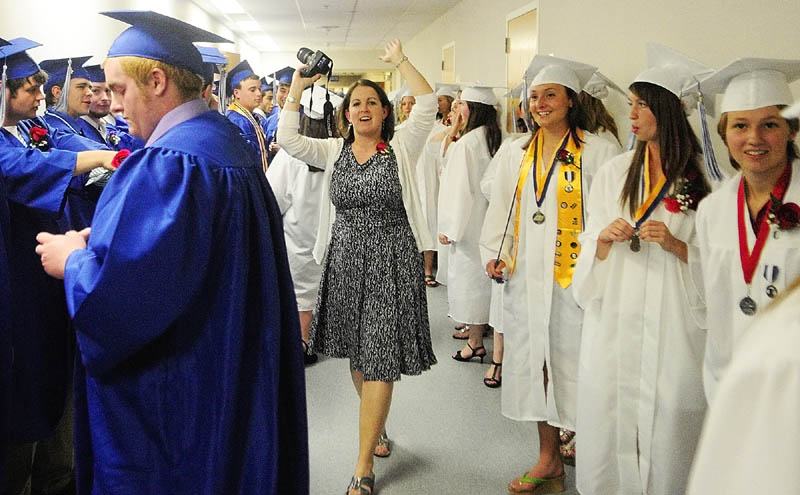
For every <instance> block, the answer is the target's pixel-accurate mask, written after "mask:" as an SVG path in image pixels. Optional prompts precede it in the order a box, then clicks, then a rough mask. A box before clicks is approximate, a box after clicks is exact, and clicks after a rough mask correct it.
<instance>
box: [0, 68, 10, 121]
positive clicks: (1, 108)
mask: <svg viewBox="0 0 800 495" xmlns="http://www.w3.org/2000/svg"><path fill="white" fill-rule="evenodd" d="M7 72H8V66H7V65H6V61H5V59H3V77H2V79H0V82H2V84H0V91H2V93H0V126H3V125H5V123H6V73H7Z"/></svg>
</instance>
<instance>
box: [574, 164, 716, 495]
mask: <svg viewBox="0 0 800 495" xmlns="http://www.w3.org/2000/svg"><path fill="white" fill-rule="evenodd" d="M632 157H633V151H629V152H627V153H624V154H622V155H620V156H618V157H616V158H614V159H613V160H611V161H610V162H609V163H607V164H606V165H605V166H604V167H603V168H602V169H601V170H600V172H599V173H598V174H597V176H596V177H595V181H594V185H593V188H592V192H591V195H590V198H589V209H588V211H589V224H588V227H587V229H586V231H585V232H584V234H583V235H582V236H581V245H582V249H583V250H582V252H581V256H580V258H579V260H578V266H577V267H576V270H575V276H574V278H573V286H574V288H575V292H574V293H575V298H576V300H577V301H578V303H579V304H580V305H581V307H582V308H583V309H584V319H583V340H582V342H581V355H580V369H579V377H578V414H577V421H578V422H577V430H576V431H577V432H578V435H579V436H580V448H578V450H577V458H576V462H575V465H576V470H577V486H578V490H579V491H580V493H582V494H585V495H589V494H592V495H594V494H599V493H618V494H634V493H636V494H641V493H647V494H650V495H661V494H663V495H667V494H670V495H673V494H678V493H683V492H684V490H685V487H686V481H687V479H688V476H689V467H690V465H691V462H692V457H693V455H694V450H695V446H696V443H697V439H698V436H699V434H700V428H701V426H702V421H703V415H704V413H705V408H706V402H705V397H704V395H703V387H702V356H703V348H704V342H705V332H704V331H703V330H702V329H701V328H700V326H699V325H698V324H697V322H696V321H695V319H694V318H693V309H696V307H697V306H699V305H701V304H702V298H701V294H700V289H699V288H698V287H695V285H694V284H693V283H692V277H691V276H690V273H689V271H690V268H691V267H692V264H686V263H683V262H682V261H681V260H680V259H679V258H678V257H677V256H675V255H673V254H671V253H668V252H666V251H665V250H663V249H662V248H661V246H659V245H658V244H655V243H649V242H642V243H641V251H639V252H638V253H635V252H633V251H631V250H630V243H628V242H625V243H614V245H613V246H612V247H611V251H610V252H609V254H608V258H606V259H605V260H604V261H600V260H598V259H597V258H596V257H595V253H596V250H597V237H598V235H599V234H600V231H602V230H603V229H604V228H606V227H607V226H608V225H609V224H610V223H611V222H613V221H614V220H615V219H617V218H620V217H621V218H624V219H625V220H626V221H628V222H629V223H630V224H631V225H633V223H634V222H633V221H632V219H631V215H630V213H629V212H628V207H627V205H626V206H625V207H624V208H623V207H622V205H620V202H619V198H620V193H621V190H622V187H623V184H624V182H625V177H626V176H627V171H628V168H629V166H630V162H631V159H632ZM694 217H695V212H694V211H691V210H688V211H687V212H685V213H671V212H669V211H667V209H666V208H665V207H664V203H663V202H661V204H660V205H659V206H658V207H656V209H655V210H654V212H653V214H652V215H651V216H650V219H651V220H658V221H661V222H664V223H665V224H666V226H667V228H668V229H669V230H670V232H671V233H672V235H673V236H674V237H676V238H677V239H679V240H681V241H683V242H685V243H687V245H688V246H692V245H695V244H696V236H695V230H694ZM689 251H690V254H689V258H690V261H691V256H692V252H694V250H692V249H690V250H689Z"/></svg>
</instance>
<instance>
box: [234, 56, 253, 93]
mask: <svg viewBox="0 0 800 495" xmlns="http://www.w3.org/2000/svg"><path fill="white" fill-rule="evenodd" d="M252 75H255V73H254V72H253V69H252V68H251V67H250V64H249V63H248V62H247V60H242V61H241V62H239V63H238V64H236V66H235V67H234V68H233V69H231V71H230V72H229V73H228V87H231V88H235V87H236V85H237V84H239V83H240V82H242V81H244V80H245V79H246V78H248V77H250V76H252Z"/></svg>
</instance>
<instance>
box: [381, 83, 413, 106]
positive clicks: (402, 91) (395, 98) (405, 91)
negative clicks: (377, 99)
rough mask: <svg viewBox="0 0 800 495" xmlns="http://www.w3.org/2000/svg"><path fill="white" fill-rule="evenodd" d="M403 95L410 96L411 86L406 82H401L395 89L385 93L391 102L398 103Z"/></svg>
mask: <svg viewBox="0 0 800 495" xmlns="http://www.w3.org/2000/svg"><path fill="white" fill-rule="evenodd" d="M405 96H411V88H409V87H408V84H403V85H402V86H400V87H399V88H397V89H396V90H394V91H392V92H390V93H389V94H387V95H386V97H387V98H389V101H391V102H392V103H398V102H399V101H400V100H402V99H403V97H405Z"/></svg>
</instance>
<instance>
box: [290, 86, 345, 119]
mask: <svg viewBox="0 0 800 495" xmlns="http://www.w3.org/2000/svg"><path fill="white" fill-rule="evenodd" d="M312 91H313V93H314V94H313V95H312V94H311V93H312ZM326 92H328V93H329V94H330V98H331V104H332V105H333V108H334V110H335V109H336V108H338V107H339V105H341V104H342V102H343V101H344V98H342V97H341V96H339V95H337V94H336V93H334V92H331V91H327V90H326V89H325V88H324V87H322V86H317V85H316V84H314V85H312V86H309V87H308V88H306V89H305V90H304V91H303V95H302V96H301V97H300V104H301V105H302V106H303V113H305V114H306V115H308V116H309V117H310V118H312V119H314V120H321V119H322V118H323V117H324V116H325V113H324V112H325V101H326V100H325V93H326ZM312 96H313V98H312Z"/></svg>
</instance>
